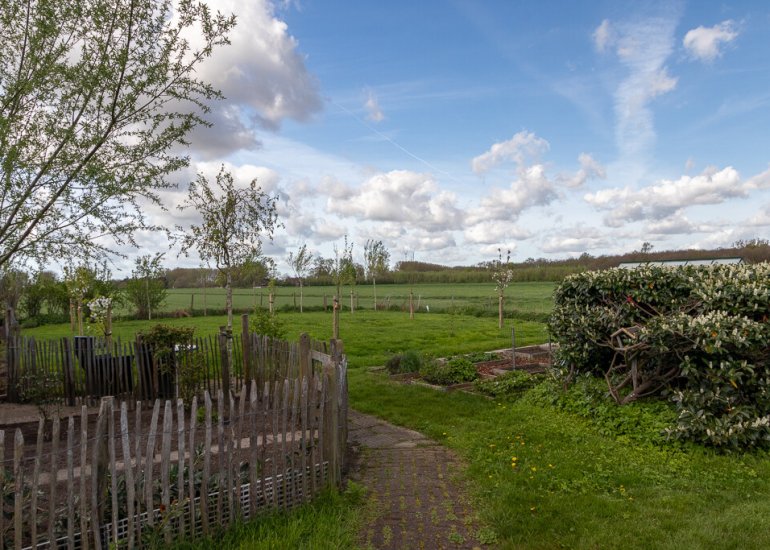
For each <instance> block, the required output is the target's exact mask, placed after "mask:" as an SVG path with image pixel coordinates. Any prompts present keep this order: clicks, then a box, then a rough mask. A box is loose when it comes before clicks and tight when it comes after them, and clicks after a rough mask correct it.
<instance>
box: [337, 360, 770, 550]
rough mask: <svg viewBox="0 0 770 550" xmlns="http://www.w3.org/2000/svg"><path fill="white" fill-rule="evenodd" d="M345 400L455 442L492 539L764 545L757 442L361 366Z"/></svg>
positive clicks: (766, 505)
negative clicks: (704, 442)
mask: <svg viewBox="0 0 770 550" xmlns="http://www.w3.org/2000/svg"><path fill="white" fill-rule="evenodd" d="M533 391H535V390H533ZM557 391H558V390H557ZM350 400H351V405H352V406H353V407H354V408H356V409H357V410H360V411H362V412H366V413H370V414H375V415H377V416H380V417H382V418H385V419H387V420H389V421H391V422H394V423H396V424H399V425H403V426H407V427H410V428H412V429H417V430H419V431H421V432H423V433H425V434H427V435H429V436H431V437H433V438H435V439H437V440H438V441H440V442H442V443H443V444H445V445H447V446H449V447H451V448H453V449H455V450H456V451H457V452H459V453H460V455H462V456H463V457H464V458H465V459H466V460H467V462H468V464H469V467H468V477H469V479H470V481H471V485H472V486H473V487H474V495H473V496H474V497H475V499H476V502H477V506H478V509H479V512H480V513H481V515H482V517H483V518H484V519H485V520H486V521H487V522H488V524H489V526H490V527H491V528H492V529H493V530H494V531H495V532H496V533H497V536H498V543H499V545H500V546H501V547H503V548H557V547H565V548H717V547H718V548H768V547H770V528H769V527H770V520H768V519H767V513H768V512H769V511H770V499H768V495H769V494H770V479H769V476H770V461H768V457H767V455H766V454H763V453H756V454H745V455H720V454H717V453H714V452H711V451H708V450H704V449H702V448H697V447H688V446H681V445H675V444H670V443H651V442H648V441H645V439H644V438H634V437H629V436H628V435H621V436H616V435H614V434H610V433H607V430H606V424H603V423H602V422H596V421H593V420H589V419H586V418H584V417H582V416H579V415H576V414H574V413H569V412H564V411H562V410H559V409H558V408H555V407H553V406H550V405H548V404H547V403H544V402H543V400H542V399H535V398H533V397H531V396H530V397H529V398H528V397H527V396H525V397H524V398H522V399H519V400H517V401H508V402H506V401H500V400H497V401H495V400H489V399H486V398H483V397H481V396H478V395H469V394H466V393H459V392H456V393H449V394H446V393H439V392H435V391H432V390H430V389H427V388H423V387H420V386H416V385H402V384H398V383H394V382H391V381H390V380H388V379H386V377H385V376H383V375H379V374H373V373H371V372H367V371H366V370H365V369H356V370H352V371H351V372H350ZM644 406H645V405H644V404H641V405H632V407H644ZM587 411H588V410H587ZM644 429H645V428H644V426H642V425H640V426H639V430H641V431H644ZM512 464H515V466H513V465H512Z"/></svg>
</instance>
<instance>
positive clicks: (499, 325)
mask: <svg viewBox="0 0 770 550" xmlns="http://www.w3.org/2000/svg"><path fill="white" fill-rule="evenodd" d="M497 328H503V293H502V292H501V293H500V296H499V297H498V300H497Z"/></svg>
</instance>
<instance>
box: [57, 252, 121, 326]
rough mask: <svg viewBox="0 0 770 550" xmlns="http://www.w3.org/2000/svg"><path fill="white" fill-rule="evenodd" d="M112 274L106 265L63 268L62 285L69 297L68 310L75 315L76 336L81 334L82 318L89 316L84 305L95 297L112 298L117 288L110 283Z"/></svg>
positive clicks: (82, 265)
mask: <svg viewBox="0 0 770 550" xmlns="http://www.w3.org/2000/svg"><path fill="white" fill-rule="evenodd" d="M111 279H112V272H111V271H110V269H109V268H108V267H107V264H106V263H102V264H93V265H90V264H87V263H84V264H81V265H78V266H75V267H72V266H65V268H64V284H65V286H66V288H67V294H68V296H69V303H70V308H71V309H74V311H75V313H76V315H77V326H78V334H83V316H84V315H86V316H87V315H89V312H88V311H85V308H84V305H85V304H86V302H87V301H88V300H89V299H92V298H96V297H97V296H107V297H114V296H115V295H116V294H117V288H116V287H115V285H114V284H113V283H112V281H111Z"/></svg>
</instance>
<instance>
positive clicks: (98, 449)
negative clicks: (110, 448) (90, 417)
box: [91, 401, 107, 550]
mask: <svg viewBox="0 0 770 550" xmlns="http://www.w3.org/2000/svg"><path fill="white" fill-rule="evenodd" d="M106 406H107V405H106V401H102V402H101V404H100V406H99V415H98V416H97V417H96V437H95V438H94V450H93V459H92V461H91V526H92V531H93V535H94V548H96V550H100V549H101V547H102V538H101V534H100V531H101V527H102V517H101V513H102V511H103V510H104V508H103V506H102V505H101V502H100V500H101V496H102V487H101V486H102V484H103V483H104V482H105V481H107V476H106V475H104V474H105V471H106V468H105V462H106V457H105V456H104V455H105V454H106V452H105V451H106V449H105V445H104V444H105V443H106V442H105V441H104V434H105V431H106V430H105V416H106V410H105V409H106Z"/></svg>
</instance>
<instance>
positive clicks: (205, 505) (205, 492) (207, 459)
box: [201, 391, 211, 536]
mask: <svg viewBox="0 0 770 550" xmlns="http://www.w3.org/2000/svg"><path fill="white" fill-rule="evenodd" d="M204 400H205V401H204V404H205V407H206V435H205V438H206V439H205V446H204V449H211V396H210V395H209V392H208V391H207V392H205V393H204ZM210 475H211V453H210V452H206V453H204V455H203V477H202V478H201V524H202V526H203V535H204V536H205V535H207V534H208V532H209V476H210Z"/></svg>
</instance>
